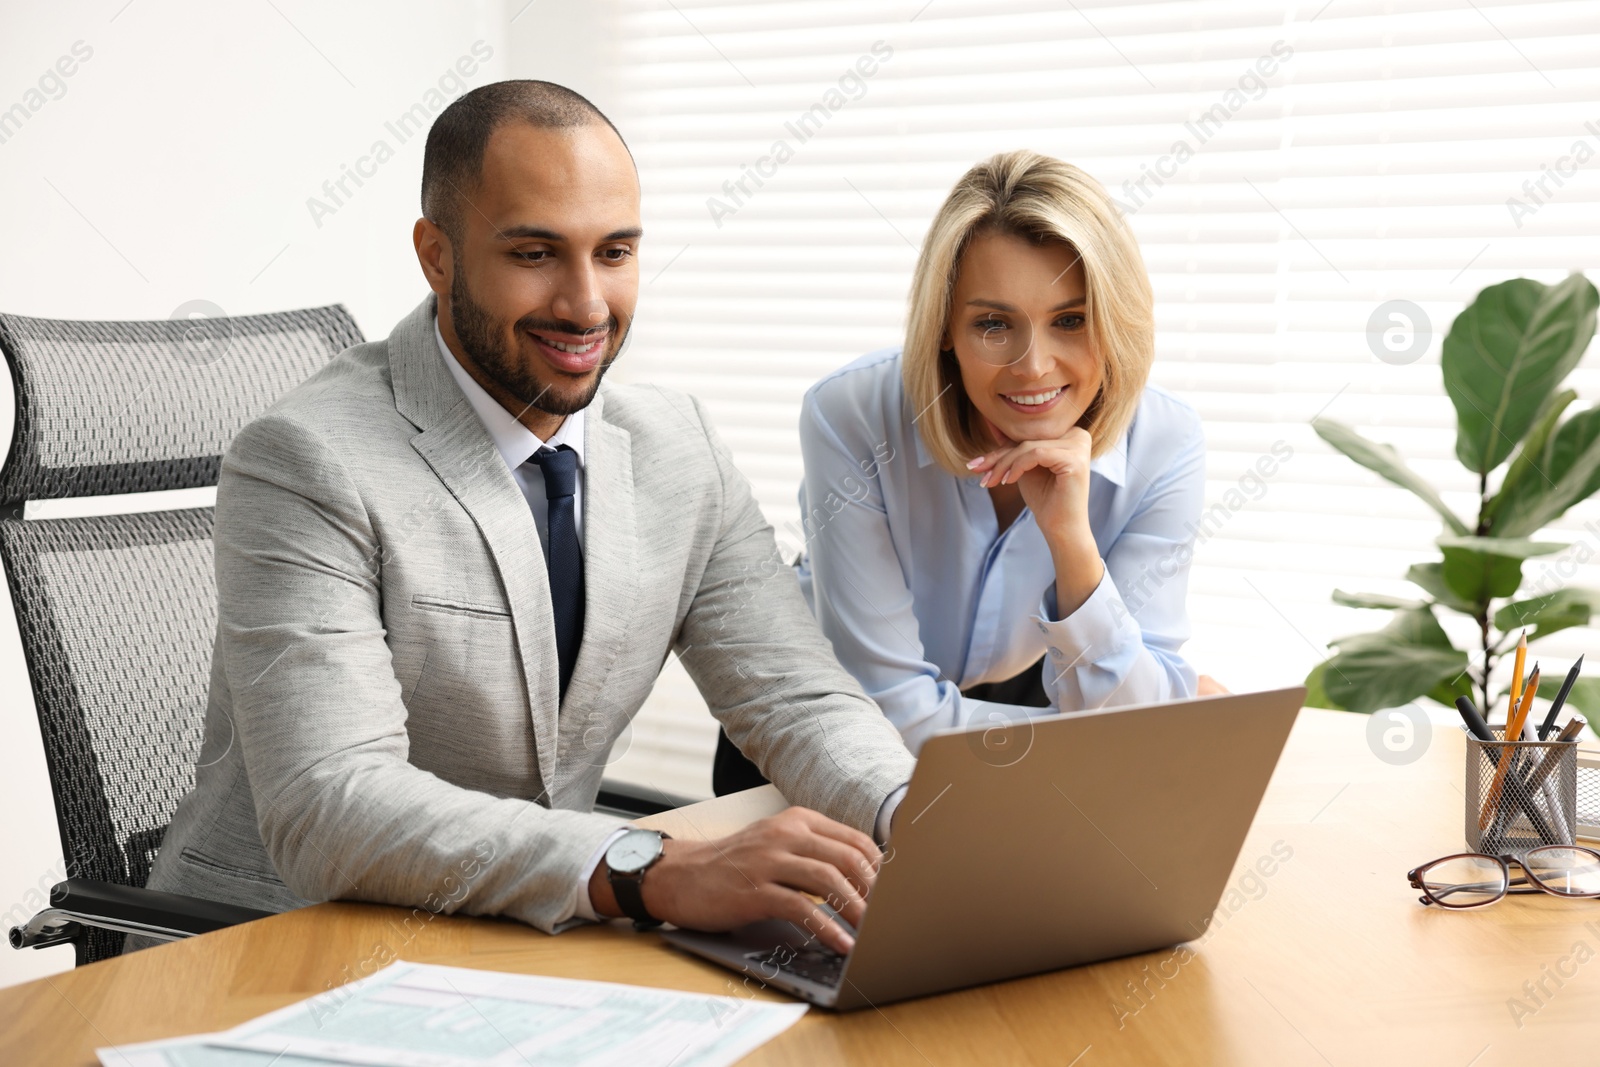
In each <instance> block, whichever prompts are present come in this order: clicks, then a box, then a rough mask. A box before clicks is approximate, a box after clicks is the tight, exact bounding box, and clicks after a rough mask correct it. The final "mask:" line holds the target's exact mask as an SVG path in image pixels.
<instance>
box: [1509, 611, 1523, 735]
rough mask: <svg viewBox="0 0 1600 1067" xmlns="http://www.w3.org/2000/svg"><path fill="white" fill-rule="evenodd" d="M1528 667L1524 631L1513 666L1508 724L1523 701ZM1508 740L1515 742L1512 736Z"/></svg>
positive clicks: (1518, 641) (1518, 639)
mask: <svg viewBox="0 0 1600 1067" xmlns="http://www.w3.org/2000/svg"><path fill="white" fill-rule="evenodd" d="M1527 666H1528V631H1527V630H1526V629H1524V630H1523V631H1522V636H1521V637H1519V638H1517V658H1516V660H1515V662H1513V663H1512V666H1511V703H1509V704H1507V705H1506V722H1507V723H1509V722H1510V721H1511V716H1512V713H1514V712H1515V711H1516V710H1517V701H1518V700H1520V699H1522V672H1523V669H1524V668H1526V667H1527ZM1506 740H1507V741H1510V740H1513V738H1512V736H1511V734H1510V733H1509V732H1508V733H1507V734H1506Z"/></svg>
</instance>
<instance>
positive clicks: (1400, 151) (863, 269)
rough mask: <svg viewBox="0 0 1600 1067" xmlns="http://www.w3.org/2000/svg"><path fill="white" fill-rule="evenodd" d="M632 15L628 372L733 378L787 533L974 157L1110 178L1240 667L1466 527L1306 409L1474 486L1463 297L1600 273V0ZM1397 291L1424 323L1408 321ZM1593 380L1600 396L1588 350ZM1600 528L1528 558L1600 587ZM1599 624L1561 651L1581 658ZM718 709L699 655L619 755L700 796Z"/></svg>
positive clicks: (718, 401) (688, 3) (1226, 656)
mask: <svg viewBox="0 0 1600 1067" xmlns="http://www.w3.org/2000/svg"><path fill="white" fill-rule="evenodd" d="M608 14H609V17H610V19H611V20H612V21H611V26H612V32H613V34H614V44H615V49H614V56H615V59H614V61H615V64H616V70H615V78H616V86H617V87H616V95H615V98H614V103H613V109H614V114H613V118H614V119H615V120H616V121H617V123H618V125H619V126H620V127H621V129H622V130H623V132H624V134H625V135H626V136H627V138H628V140H629V142H630V144H631V146H632V148H633V151H634V153H635V155H636V157H637V159H638V163H639V169H640V175H641V179H642V181H643V186H644V216H645V226H646V231H647V239H646V250H645V254H644V256H643V257H642V263H641V289H642V293H641V299H640V305H639V313H638V320H637V326H636V328H635V336H634V337H633V340H632V343H631V346H630V349H629V351H628V353H627V355H626V357H625V358H624V360H623V362H622V363H619V365H618V371H617V376H618V377H619V378H623V379H630V380H648V381H654V382H658V383H661V384H663V385H668V386H671V387H674V388H677V389H682V390H685V391H687V392H691V393H694V394H696V395H698V396H700V397H701V398H703V399H704V400H705V401H706V402H707V404H708V406H709V408H710V411H711V412H712V415H713V417H714V419H715V421H716V424H717V426H718V429H719V430H720V432H721V433H722V435H723V437H724V438H725V439H726V440H727V442H728V443H729V445H730V446H731V448H732V449H733V451H734V454H735V457H736V459H737V462H738V463H739V465H740V467H741V468H742V469H743V470H744V472H745V473H746V474H747V475H748V476H749V478H750V480H751V482H752V483H753V484H754V486H755V490H756V493H757V495H758V497H759V499H760V501H761V504H762V506H763V508H764V509H765V511H766V513H767V515H768V517H769V518H770V519H771V521H772V522H773V524H774V526H775V527H776V528H777V530H778V536H779V540H780V543H781V544H784V545H785V546H786V547H787V548H789V549H790V550H791V551H792V550H793V549H794V548H797V547H798V545H799V543H800V540H801V538H800V536H799V533H798V529H799V527H798V518H799V516H798V510H797V507H796V503H795V491H796V487H797V485H798V483H799V480H800V477H801V464H800V457H799V449H798V443H797V433H796V422H797V417H798V412H799V403H800V399H801V396H802V394H803V393H804V391H805V389H806V388H807V387H808V386H809V385H810V384H811V383H812V382H813V381H815V380H816V379H817V378H818V377H820V376H821V375H823V374H825V373H826V372H828V371H830V370H832V369H833V368H835V367H838V366H840V365H842V364H843V363H846V362H848V361H849V360H851V359H853V358H855V357H856V356H858V355H860V354H862V353H864V352H867V351H869V350H871V349H874V348H878V347H882V346H885V345H891V344H896V343H898V342H899V339H900V331H901V328H902V323H903V315H904V303H905V296H906V293H907V289H908V285H909V281H910V273H911V269H912V265H913V262H914V259H915V255H916V249H917V245H918V242H919V241H920V240H921V238H922V235H923V233H924V232H925V230H926V227H927V225H928V222H929V220H930V218H931V216H932V214H933V212H934V210H935V209H936V208H937V206H938V204H939V203H940V201H941V200H942V199H943V197H944V195H945V194H946V192H947V191H948V190H949V188H950V186H951V185H952V183H953V182H954V181H955V180H956V178H957V177H958V176H959V175H960V174H961V173H962V172H963V171H964V170H965V169H966V168H967V167H968V166H970V165H971V164H972V163H973V162H975V161H977V160H978V159H980V158H982V157H985V156H987V155H990V154H992V153H994V152H997V151H1002V150H1005V149H1010V148H1016V147H1030V148H1034V149H1037V150H1040V151H1042V152H1046V153H1049V154H1051V155H1055V156H1059V157H1060V158H1063V159H1066V160H1068V161H1070V162H1073V163H1076V164H1078V165H1079V166H1081V167H1083V168H1084V169H1086V170H1088V171H1089V172H1090V173H1092V174H1094V175H1095V176H1096V177H1097V178H1099V179H1100V181H1101V182H1102V183H1103V184H1104V185H1105V186H1106V187H1107V189H1108V190H1109V191H1110V192H1111V193H1112V195H1113V196H1115V197H1116V198H1117V199H1118V200H1119V202H1120V203H1121V204H1122V205H1123V208H1124V211H1125V212H1126V213H1127V215H1128V216H1129V218H1130V220H1131V225H1132V226H1133V228H1134V231H1135V233H1136V234H1137V236H1138V238H1139V241H1140V244H1141V248H1142V250H1143V253H1144V256H1145V261H1146V264H1147V266H1148V268H1149V271H1150V275H1151V280H1152V283H1153V285H1154V288H1155V294H1156V318H1157V327H1158V333H1157V358H1156V365H1155V368H1154V371H1153V373H1152V380H1153V381H1154V382H1155V383H1157V384H1160V385H1162V386H1164V387H1166V388H1168V389H1170V390H1172V391H1174V392H1176V393H1178V394H1179V395H1181V396H1183V397H1184V398H1185V399H1187V400H1188V401H1189V402H1190V403H1192V404H1193V405H1194V406H1195V407H1196V408H1197V409H1198V410H1199V411H1200V414H1201V416H1202V418H1203V419H1204V421H1205V425H1206V431H1207V440H1208V446H1209V458H1208V467H1207V488H1208V493H1207V496H1208V505H1209V506H1211V508H1212V511H1211V512H1210V514H1212V515H1213V517H1214V520H1215V521H1213V522H1211V523H1210V524H1209V526H1208V530H1209V531H1210V532H1209V535H1207V536H1205V537H1204V539H1203V541H1202V543H1201V544H1200V545H1199V547H1198V550H1197V553H1196V562H1195V565H1194V569H1193V573H1192V576H1191V581H1190V597H1189V604H1190V611H1191V617H1192V620H1193V624H1194V630H1195V636H1194V638H1193V640H1192V641H1191V642H1190V643H1189V645H1188V646H1186V653H1187V654H1188V655H1189V656H1190V658H1191V660H1192V661H1193V662H1194V663H1195V664H1196V666H1197V667H1198V668H1199V669H1200V670H1201V671H1202V672H1206V673H1211V674H1213V675H1216V676H1217V677H1218V678H1220V679H1221V680H1222V681H1223V682H1224V683H1225V684H1227V685H1229V686H1230V687H1231V688H1234V689H1247V688H1258V687H1265V686H1270V685H1276V684H1289V683H1293V682H1295V681H1298V680H1299V679H1300V678H1302V677H1303V676H1304V674H1305V673H1306V671H1307V670H1309V669H1310V668H1311V667H1312V666H1313V665H1314V664H1315V663H1316V662H1318V660H1319V659H1321V658H1322V656H1324V655H1325V654H1326V651H1327V650H1326V649H1325V647H1324V645H1325V642H1326V641H1327V640H1328V638H1330V637H1334V636H1338V635H1340V634H1343V633H1349V632H1355V631H1361V630H1366V629H1371V628H1375V627H1376V626H1377V625H1380V624H1381V622H1382V619H1383V617H1382V615H1381V614H1379V613H1373V612H1362V611H1358V610H1355V609H1347V608H1340V607H1336V606H1334V605H1333V604H1331V602H1330V601H1329V594H1330V592H1331V590H1332V589H1333V588H1335V587H1336V586H1337V587H1342V588H1346V589H1359V590H1370V591H1378V592H1391V593H1399V594H1405V595H1417V591H1416V590H1415V589H1413V588H1411V587H1410V586H1408V585H1407V584H1406V583H1405V582H1404V581H1403V580H1402V578H1401V575H1402V574H1403V573H1404V571H1405V568H1406V566H1407V565H1408V564H1410V563H1412V562H1417V561H1420V560H1424V559H1428V558H1431V557H1432V556H1433V555H1434V550H1433V549H1432V547H1431V541H1432V538H1433V537H1434V536H1436V535H1437V534H1438V532H1439V523H1438V520H1437V518H1436V517H1435V516H1434V515H1433V513H1432V512H1430V511H1429V510H1428V509H1427V508H1426V507H1425V506H1424V505H1422V504H1421V503H1420V502H1419V501H1417V500H1416V499H1414V498H1413V497H1412V496H1411V495H1410V494H1408V493H1406V492H1405V491H1404V490H1400V489H1397V488H1393V487H1390V486H1389V485H1388V484H1387V483H1384V482H1382V481H1380V480H1379V479H1378V478H1377V477H1376V476H1375V475H1372V474H1370V473H1369V472H1367V471H1365V470H1364V469H1362V468H1359V467H1357V466H1356V465H1355V464H1353V463H1351V462H1350V461H1349V460H1347V459H1345V458H1343V457H1342V456H1339V455H1337V454H1336V453H1334V452H1333V451H1332V449H1330V448H1329V447H1327V446H1326V445H1324V444H1323V443H1322V442H1321V441H1320V440H1319V439H1318V438H1317V437H1316V436H1315V435H1314V434H1313V433H1312V431H1311V429H1310V427H1309V425H1308V422H1309V420H1310V419H1311V418H1312V417H1313V416H1314V415H1316V414H1318V413H1325V414H1327V415H1328V416H1331V417H1333V418H1337V419H1340V420H1343V421H1345V422H1348V423H1351V424H1353V425H1355V426H1356V427H1357V428H1359V429H1360V430H1362V431H1363V432H1365V433H1367V434H1368V435H1370V436H1373V437H1376V438H1377V439H1378V440H1381V441H1387V442H1390V443H1393V444H1394V445H1396V446H1397V447H1398V448H1399V449H1400V450H1401V451H1402V452H1403V453H1404V454H1405V455H1406V457H1407V458H1408V459H1409V460H1410V462H1411V463H1412V464H1413V466H1415V467H1416V468H1417V469H1418V470H1419V471H1420V472H1422V474H1423V475H1424V476H1425V477H1427V478H1428V479H1430V480H1431V481H1433V482H1434V483H1435V484H1437V485H1439V486H1441V488H1442V489H1443V491H1444V494H1445V497H1446V499H1447V500H1448V501H1449V503H1450V504H1451V505H1452V506H1454V507H1456V508H1457V509H1458V510H1459V511H1460V512H1461V513H1463V514H1475V512H1476V487H1475V486H1474V485H1473V484H1472V482H1471V481H1470V480H1469V478H1468V476H1467V474H1466V472H1465V471H1464V470H1463V469H1461V468H1460V466H1459V465H1458V464H1457V463H1456V461H1455V459H1454V453H1453V448H1454V426H1455V422H1454V414H1453V410H1452V409H1451V407H1450V404H1449V401H1448V400H1447V399H1446V398H1445V396H1444V394H1443V391H1442V388H1441V386H1440V382H1439V372H1438V358H1439V348H1440V341H1441V339H1442V337H1443V335H1444V333H1445V331H1446V330H1447V329H1448V327H1449V324H1450V320H1451V319H1452V317H1453V316H1454V315H1455V314H1456V313H1457V312H1458V311H1459V310H1460V309H1461V308H1462V306H1463V305H1464V304H1465V303H1466V302H1467V301H1468V300H1470V299H1471V298H1472V296H1473V295H1474V294H1475V293H1476V292H1477V291H1478V290H1480V289H1481V288H1483V287H1484V286H1486V285H1489V284H1492V283H1494V282H1497V281H1501V280H1503V279H1506V278H1509V277H1513V276H1518V275H1523V276H1530V277H1534V278H1538V279H1540V280H1542V281H1546V282H1552V281H1556V280H1558V279H1559V278H1561V277H1562V276H1563V275H1564V274H1565V273H1566V272H1567V271H1569V270H1574V269H1587V270H1588V271H1589V272H1590V275H1591V277H1594V278H1600V263H1597V262H1596V260H1597V259H1600V242H1597V241H1596V237H1597V235H1600V65H1597V64H1596V63H1595V59H1594V57H1595V56H1596V55H1600V5H1595V4H1592V3H1584V2H1567V3H1491V2H1487V0H1435V2H1424V0H1419V2H1416V3H1409V4H1400V3H1377V2H1362V0H1331V2H1329V0H1316V2H1314V3H1304V4H1300V3H1289V4H1284V3H1266V2H1249V0H1240V2H1226V0H1224V2H1214V3H1120V2H1110V0H1097V2H1087V0H1085V2H1050V3H1045V2H1026V0H982V2H959V0H930V2H924V0H848V2H843V0H810V2H806V3H803V4H802V3H799V2H783V3H778V2H773V3H768V2H759V0H752V2H736V3H707V2H695V0H671V2H661V3H651V2H644V3H627V4H620V5H616V6H613V7H612V8H611V9H610V11H609V13H608ZM1393 300H1404V301H1410V302H1412V303H1413V304H1414V306H1415V307H1416V308H1417V309H1419V310H1420V312H1421V318H1419V317H1418V316H1417V315H1416V314H1415V313H1411V312H1408V313H1406V314H1402V315H1401V316H1400V317H1399V318H1395V317H1393V316H1392V315H1391V314H1390V313H1389V309H1388V308H1385V307H1382V305H1385V304H1386V302H1388V301H1393ZM1408 315H1409V318H1408V317H1407V316H1408ZM1423 320H1425V321H1423ZM1369 330H1370V331H1371V333H1370V335H1369ZM1379 352H1381V353H1382V355H1383V356H1384V358H1379V355H1378V353H1379ZM1573 382H1574V384H1575V386H1576V387H1577V388H1578V389H1579V392H1580V394H1581V396H1582V397H1583V401H1582V402H1593V401H1594V400H1595V399H1597V398H1600V374H1597V372H1596V371H1595V370H1594V369H1593V368H1592V367H1587V366H1586V367H1582V368H1580V369H1579V371H1578V372H1577V373H1576V374H1575V375H1574V378H1573ZM1274 446H1277V451H1276V453H1275V452H1274ZM1285 451H1287V453H1288V458H1286V459H1283V458H1282V455H1283V453H1284V452H1285ZM1269 455H1270V456H1274V457H1275V458H1278V459H1280V460H1281V461H1280V462H1277V463H1275V464H1269V466H1271V467H1272V470H1273V473H1272V474H1271V475H1270V476H1264V475H1261V474H1260V473H1259V472H1260V470H1261V469H1262V468H1258V467H1257V461H1258V460H1259V459H1260V458H1261V457H1262V456H1269ZM1252 471H1254V472H1256V473H1255V474H1254V475H1252ZM1218 508H1220V509H1221V511H1220V512H1218V511H1217V509H1218ZM1597 519H1600V509H1595V508H1593V507H1590V506H1587V505H1586V506H1580V507H1579V508H1577V509H1575V510H1574V511H1573V512H1571V513H1569V514H1568V516H1567V517H1566V518H1565V519H1564V520H1563V521H1562V522H1560V523H1559V524H1557V526H1556V528H1555V532H1554V534H1553V536H1558V537H1561V538H1564V539H1571V540H1574V541H1575V542H1579V543H1580V544H1582V543H1585V542H1586V543H1588V544H1589V545H1591V546H1592V548H1593V550H1594V551H1593V552H1592V553H1584V552H1581V551H1577V550H1576V549H1575V550H1574V552H1569V553H1564V554H1563V555H1561V556H1556V557H1547V558H1546V560H1545V561H1542V562H1541V561H1535V562H1533V563H1531V564H1530V565H1529V568H1528V573H1529V575H1530V581H1532V580H1534V579H1536V578H1537V577H1538V575H1539V572H1540V570H1541V568H1545V567H1553V566H1558V565H1559V566H1562V567H1564V568H1566V569H1567V570H1568V571H1570V572H1571V573H1570V574H1567V573H1565V572H1564V578H1565V580H1568V581H1573V582H1579V583H1585V584H1597V583H1600V573H1595V567H1594V566H1591V565H1589V564H1587V563H1585V562H1583V561H1584V560H1587V559H1588V557H1589V555H1590V554H1592V555H1594V556H1595V557H1596V558H1600V521H1596V520H1597ZM1589 523H1593V524H1594V525H1593V528H1592V529H1591V527H1590V526H1589V525H1586V524H1589ZM1575 553H1576V554H1575ZM1577 555H1581V556H1582V559H1581V560H1580V559H1577V558H1576V556H1577ZM1457 621H1460V620H1457ZM1445 622H1446V625H1447V627H1451V626H1454V625H1455V624H1454V623H1453V622H1452V621H1451V620H1448V619H1447V620H1445ZM1469 628H1470V624H1469ZM1456 636H1457V640H1458V643H1461V644H1466V643H1467V642H1468V641H1469V637H1470V635H1467V634H1465V633H1457V634H1456ZM1589 636H1592V634H1590V632H1589V631H1587V630H1571V631H1567V632H1566V633H1565V634H1562V635H1561V636H1560V637H1558V638H1555V639H1552V640H1551V641H1550V642H1549V643H1548V644H1547V645H1546V646H1543V647H1545V648H1546V649H1548V652H1547V654H1557V653H1561V654H1564V653H1565V652H1571V653H1572V654H1574V655H1575V654H1576V652H1577V651H1580V650H1581V648H1582V646H1583V643H1584V642H1585V641H1586V640H1587V638H1588V637H1589ZM1467 647H1470V645H1468V646H1467ZM715 734H716V726H715V723H714V722H713V721H712V720H711V719H710V717H709V716H708V715H706V713H705V711H704V705H703V704H702V703H701V702H700V701H699V698H698V696H697V694H696V693H695V692H694V688H693V686H692V684H690V683H689V681H688V680H687V678H686V677H685V676H684V675H683V674H682V672H681V670H679V669H678V668H677V667H676V666H675V665H670V666H669V670H668V672H667V674H666V675H665V676H664V678H663V681H662V683H661V685H660V686H659V687H658V690H657V692H656V694H655V695H654V697H653V698H652V701H651V704H650V705H649V707H648V708H647V709H646V711H645V713H643V715H642V716H641V718H640V720H639V722H638V723H637V724H636V726H635V730H634V736H633V738H632V739H631V741H630V744H629V747H627V748H626V751H621V746H619V759H618V760H617V762H616V764H615V765H614V767H613V772H614V773H616V774H617V775H618V776H620V777H624V778H633V779H635V780H645V781H651V782H654V783H656V784H657V785H659V786H661V787H663V788H674V789H678V790H681V791H688V792H696V793H702V794H704V793H706V792H707V791H708V790H709V785H708V782H709V773H708V767H709V757H710V752H711V747H712V743H713V741H714V739H715Z"/></svg>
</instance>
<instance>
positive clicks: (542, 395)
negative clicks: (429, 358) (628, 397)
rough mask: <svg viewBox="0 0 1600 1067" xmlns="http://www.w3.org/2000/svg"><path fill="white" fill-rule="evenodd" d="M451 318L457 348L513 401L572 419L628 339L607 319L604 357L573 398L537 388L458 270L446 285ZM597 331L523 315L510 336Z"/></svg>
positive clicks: (590, 397)
mask: <svg viewBox="0 0 1600 1067" xmlns="http://www.w3.org/2000/svg"><path fill="white" fill-rule="evenodd" d="M450 319H451V322H452V324H453V325H454V326H455V331H456V340H458V341H460V342H461V347H462V348H463V349H465V350H466V353H467V355H468V356H470V357H471V358H472V361H473V362H474V363H476V364H477V365H478V368H479V369H480V370H482V371H483V373H484V374H485V375H487V376H488V377H489V379H490V380H492V381H493V382H494V383H495V384H496V385H498V386H500V388H501V389H504V390H505V391H506V392H507V393H509V394H510V395H511V396H512V398H514V399H515V400H517V401H519V402H521V403H523V404H526V405H528V407H531V408H533V409H535V410H537V411H542V412H544V413H545V414H546V415H573V414H576V413H577V412H579V411H582V410H583V409H584V408H586V407H588V406H589V403H590V401H592V400H593V399H594V395H595V393H597V392H599V390H600V380H601V379H602V378H604V377H605V376H606V371H608V370H610V369H611V364H612V363H614V362H616V359H617V356H618V354H620V352H621V351H622V344H623V341H624V340H625V339H626V336H627V331H626V330H623V329H619V327H618V324H617V317H616V316H615V315H612V316H611V317H610V318H608V319H607V320H606V322H605V325H604V326H603V327H600V328H603V329H604V330H605V331H606V355H605V359H603V360H602V361H601V362H600V366H599V367H598V368H597V373H596V374H595V376H594V380H593V381H591V382H590V383H589V386H588V388H587V389H586V390H584V392H583V394H582V395H581V396H571V395H564V394H561V393H558V392H557V391H556V389H555V388H553V387H552V386H549V385H544V384H541V383H540V381H539V380H538V378H536V377H534V375H533V374H532V372H531V371H530V369H529V367H528V366H527V364H525V363H524V362H523V361H521V360H518V359H517V358H516V357H515V355H513V354H512V353H511V352H509V351H507V349H506V345H505V340H504V339H505V336H506V330H505V329H504V325H505V323H504V320H501V319H496V318H495V317H494V316H492V315H490V314H489V312H488V310H487V309H486V308H484V307H483V305H481V304H479V303H478V302H477V301H476V300H474V299H473V298H472V292H471V290H469V289H468V288H467V282H466V279H465V278H464V277H463V272H462V271H460V270H457V271H456V272H455V277H454V279H452V280H451V283H450ZM600 328H596V327H588V328H585V327H583V326H579V325H577V324H576V323H571V322H562V321H560V320H559V319H544V318H540V317H538V316H536V315H524V316H523V317H522V318H520V319H518V320H517V324H516V328H515V330H514V331H513V332H514V333H515V334H516V335H518V336H520V335H522V334H523V333H525V332H534V333H538V332H541V331H545V332H552V333H569V334H580V335H581V334H585V333H595V332H598V329H600Z"/></svg>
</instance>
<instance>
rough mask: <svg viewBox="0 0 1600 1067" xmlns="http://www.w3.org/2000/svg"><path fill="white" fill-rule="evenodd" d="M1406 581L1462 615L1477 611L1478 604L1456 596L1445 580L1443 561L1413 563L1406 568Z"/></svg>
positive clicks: (1472, 613)
mask: <svg viewBox="0 0 1600 1067" xmlns="http://www.w3.org/2000/svg"><path fill="white" fill-rule="evenodd" d="M1406 581H1408V582H1410V583H1412V584H1413V585H1419V586H1421V587H1422V588H1423V589H1425V590H1427V592H1428V595H1429V596H1431V597H1433V599H1435V600H1437V601H1438V602H1439V603H1441V604H1443V605H1444V606H1445V607H1447V608H1450V609H1451V610H1453V611H1459V612H1461V614H1463V615H1477V613H1478V605H1476V604H1474V603H1472V602H1471V601H1468V600H1462V599H1461V598H1460V597H1458V596H1456V593H1455V590H1454V589H1451V588H1450V586H1449V585H1448V584H1447V583H1446V582H1445V580H1444V564H1443V563H1437V562H1435V563H1413V564H1412V565H1411V566H1410V568H1409V569H1407V570H1406Z"/></svg>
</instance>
